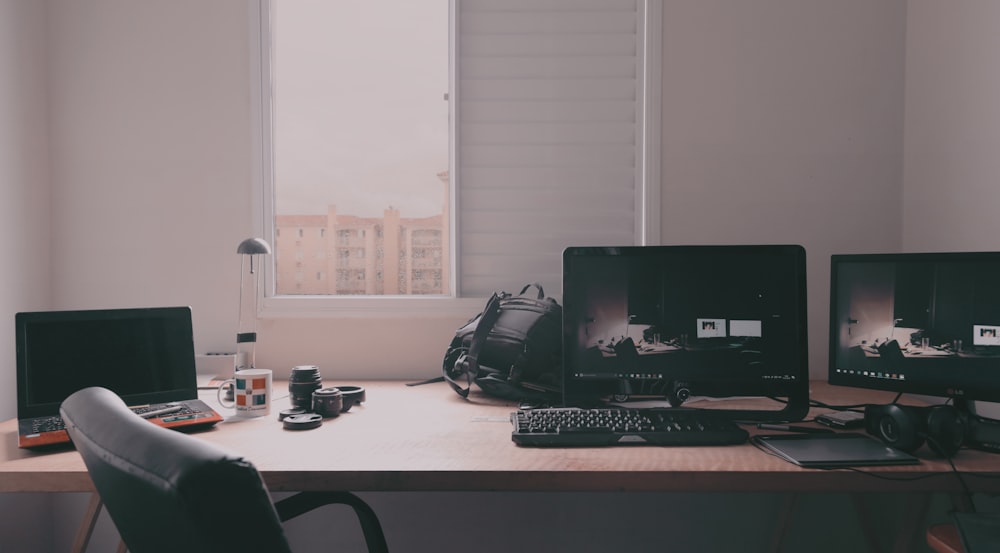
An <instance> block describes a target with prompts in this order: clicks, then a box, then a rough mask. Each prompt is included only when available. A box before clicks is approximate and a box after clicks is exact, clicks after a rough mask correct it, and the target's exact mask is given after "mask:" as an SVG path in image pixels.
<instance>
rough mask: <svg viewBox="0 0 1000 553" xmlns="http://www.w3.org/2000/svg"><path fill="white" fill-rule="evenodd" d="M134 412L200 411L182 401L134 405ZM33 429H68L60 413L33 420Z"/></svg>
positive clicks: (177, 413) (175, 414)
mask: <svg viewBox="0 0 1000 553" xmlns="http://www.w3.org/2000/svg"><path fill="white" fill-rule="evenodd" d="M131 409H132V412H133V413H135V414H137V415H139V416H140V417H144V418H154V417H157V416H161V415H167V414H169V415H170V416H171V417H178V416H184V415H193V414H196V413H198V411H194V410H192V409H191V408H190V407H189V406H188V405H187V404H182V403H163V404H159V405H143V406H141V407H132V408H131ZM31 430H32V433H34V434H40V433H42V432H55V431H57V430H66V423H64V422H63V419H62V417H60V416H59V415H53V416H51V417H38V418H36V419H32V420H31Z"/></svg>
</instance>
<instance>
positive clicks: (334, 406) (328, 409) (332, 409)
mask: <svg viewBox="0 0 1000 553" xmlns="http://www.w3.org/2000/svg"><path fill="white" fill-rule="evenodd" d="M343 408H344V395H343V394H342V393H341V391H340V390H339V389H338V388H336V387H333V388H322V389H319V390H316V391H315V392H313V395H312V410H313V413H316V414H318V415H322V416H324V417H336V416H338V415H340V411H341V410H343Z"/></svg>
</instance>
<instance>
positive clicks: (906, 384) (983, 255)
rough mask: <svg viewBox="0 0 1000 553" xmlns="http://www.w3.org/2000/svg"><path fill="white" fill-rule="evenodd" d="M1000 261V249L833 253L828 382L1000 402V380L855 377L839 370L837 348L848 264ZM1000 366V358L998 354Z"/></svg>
mask: <svg viewBox="0 0 1000 553" xmlns="http://www.w3.org/2000/svg"><path fill="white" fill-rule="evenodd" d="M917 262H920V263H984V262H988V263H996V264H997V265H998V266H1000V252H991V251H949V252H904V253H855V254H834V255H831V256H830V298H829V299H830V303H829V312H828V323H829V339H828V363H827V382H828V383H829V384H831V385H834V386H843V387H851V388H859V389H868V390H881V391H887V392H895V393H899V394H914V395H922V396H931V397H939V398H948V399H953V400H957V401H975V400H978V401H990V402H1000V379H997V383H996V385H995V386H994V387H992V388H983V387H980V386H973V387H968V386H962V385H960V384H961V383H959V385H949V384H947V383H940V384H939V383H934V382H927V381H926V380H912V379H908V380H896V379H888V378H886V379H880V378H852V377H851V376H850V375H847V374H841V373H838V372H837V369H838V366H837V351H838V348H839V347H840V342H839V340H840V329H839V320H838V319H839V313H838V311H837V303H838V299H839V298H838V286H839V283H840V275H839V271H838V269H840V268H841V266H842V265H843V264H847V263H866V264H875V263H917ZM997 364H998V368H1000V357H997Z"/></svg>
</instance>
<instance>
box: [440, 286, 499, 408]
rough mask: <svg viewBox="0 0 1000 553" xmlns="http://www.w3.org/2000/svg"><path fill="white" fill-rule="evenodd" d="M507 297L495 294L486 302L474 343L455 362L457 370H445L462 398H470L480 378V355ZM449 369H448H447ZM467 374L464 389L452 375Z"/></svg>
mask: <svg viewBox="0 0 1000 553" xmlns="http://www.w3.org/2000/svg"><path fill="white" fill-rule="evenodd" d="M506 297H507V293H506V292H494V293H493V296H491V297H490V299H489V301H487V302H486V308H485V309H483V313H482V314H481V315H480V316H479V322H478V323H476V330H475V332H473V333H472V341H471V342H470V343H469V350H468V351H467V352H466V353H464V354H462V355H460V356H459V357H458V359H457V360H456V361H455V370H454V371H448V370H445V376H444V379H445V380H446V381H448V384H451V387H452V389H454V390H455V392H457V393H458V395H460V396H462V397H469V390H471V389H472V382H473V380H474V379H475V378H476V377H477V376H479V354H480V352H481V351H482V349H483V345H484V344H486V338H487V337H489V335H490V331H491V330H493V325H495V324H496V323H497V319H499V318H500V300H502V299H504V298H506ZM446 369H447V367H446ZM461 373H464V374H465V378H466V384H465V387H462V385H461V384H460V383H458V382H457V381H456V380H455V379H454V378H452V377H451V374H461Z"/></svg>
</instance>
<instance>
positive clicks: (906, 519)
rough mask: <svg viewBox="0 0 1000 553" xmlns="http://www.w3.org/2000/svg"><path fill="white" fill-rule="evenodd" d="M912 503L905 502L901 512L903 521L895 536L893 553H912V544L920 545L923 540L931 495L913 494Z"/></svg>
mask: <svg viewBox="0 0 1000 553" xmlns="http://www.w3.org/2000/svg"><path fill="white" fill-rule="evenodd" d="M915 495H916V496H915V497H913V499H912V501H907V502H906V509H905V510H903V521H902V524H900V529H899V534H898V535H897V536H896V543H895V544H893V547H892V551H893V553H906V552H907V551H913V547H914V544H916V543H920V541H921V540H923V539H924V532H925V531H926V528H924V524H925V522H924V521H925V520H927V509H928V508H929V507H930V503H931V494H929V493H921V494H915Z"/></svg>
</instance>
